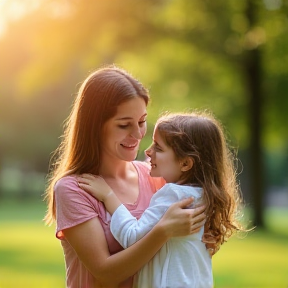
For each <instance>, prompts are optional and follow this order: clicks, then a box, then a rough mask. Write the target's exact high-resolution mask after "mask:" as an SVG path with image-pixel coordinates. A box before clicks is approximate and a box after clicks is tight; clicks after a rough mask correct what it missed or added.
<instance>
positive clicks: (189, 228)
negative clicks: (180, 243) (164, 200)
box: [158, 198, 206, 237]
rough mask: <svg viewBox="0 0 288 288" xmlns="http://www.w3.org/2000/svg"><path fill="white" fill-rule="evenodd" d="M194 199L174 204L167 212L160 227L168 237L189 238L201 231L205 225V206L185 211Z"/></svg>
mask: <svg viewBox="0 0 288 288" xmlns="http://www.w3.org/2000/svg"><path fill="white" fill-rule="evenodd" d="M192 202H193V198H187V199H184V200H181V201H179V202H176V203H174V204H173V205H171V206H170V207H169V209H168V210H167V211H166V213H165V214H164V216H163V217H162V219H161V220H160V221H159V223H158V224H159V225H161V227H162V228H163V230H164V233H165V234H166V235H167V237H179V236H187V235H190V234H193V233H197V232H199V231H200V229H201V227H202V226H203V225H204V224H205V220H206V215H205V214H204V211H205V206H200V207H197V208H193V209H185V208H186V207H187V206H189V205H191V203H192Z"/></svg>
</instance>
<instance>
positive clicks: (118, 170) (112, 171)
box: [99, 159, 134, 179]
mask: <svg viewBox="0 0 288 288" xmlns="http://www.w3.org/2000/svg"><path fill="white" fill-rule="evenodd" d="M101 163H102V164H101V166H100V169H99V174H100V175H102V176H103V177H104V178H114V179H119V178H122V179H123V178H126V177H127V176H128V175H129V174H130V171H131V169H133V170H134V167H133V164H132V163H131V162H127V161H123V160H119V161H112V160H109V161H107V160H104V159H102V161H101Z"/></svg>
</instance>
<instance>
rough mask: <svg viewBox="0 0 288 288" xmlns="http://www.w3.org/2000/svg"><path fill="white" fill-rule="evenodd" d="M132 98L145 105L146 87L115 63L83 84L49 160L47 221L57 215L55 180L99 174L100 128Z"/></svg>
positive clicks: (50, 222)
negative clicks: (59, 141)
mask: <svg viewBox="0 0 288 288" xmlns="http://www.w3.org/2000/svg"><path fill="white" fill-rule="evenodd" d="M134 97H141V98H142V99H143V100H144V101H145V103H146V105H147V104H148V102H149V94H148V90H146V89H145V88H144V87H143V85H142V84H141V83H140V82H139V81H137V80H136V79H135V78H134V77H132V76H131V75H130V74H129V73H128V72H127V71H125V70H123V69H121V68H118V67H116V66H107V67H103V68H100V69H98V70H96V71H95V72H93V73H91V74H90V75H89V76H88V77H87V78H86V79H85V81H84V82H83V83H82V85H81V87H80V89H79V92H78V94H77V97H76V99H75V101H74V104H73V107H72V111H71V114H70V116H69V117H68V119H67V120H66V123H65V126H64V134H63V136H62V142H61V144H60V146H59V147H58V148H57V150H56V151H55V152H54V154H53V156H52V160H51V166H50V173H49V175H48V185H47V189H46V193H45V199H46V201H47V203H48V211H47V214H46V216H45V218H44V220H45V222H46V223H47V224H52V223H53V221H54V220H55V217H56V215H55V214H56V212H55V201H54V185H55V183H56V182H57V181H58V180H59V179H60V178H62V177H64V176H67V175H71V174H82V173H91V174H96V175H98V174H99V166H100V156H101V145H100V142H101V137H102V127H103V125H104V123H106V122H107V121H108V120H109V119H110V118H112V117H113V116H114V115H115V114H116V112H117V107H118V106H119V105H120V104H122V103H124V102H126V101H129V100H130V99H133V98H134Z"/></svg>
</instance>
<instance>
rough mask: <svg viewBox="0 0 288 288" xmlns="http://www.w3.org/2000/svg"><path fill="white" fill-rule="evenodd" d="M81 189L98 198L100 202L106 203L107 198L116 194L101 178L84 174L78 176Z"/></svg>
mask: <svg viewBox="0 0 288 288" xmlns="http://www.w3.org/2000/svg"><path fill="white" fill-rule="evenodd" d="M77 181H78V185H79V187H80V188H82V189H83V190H85V191H86V192H88V193H89V194H91V195H92V196H93V197H95V198H97V199H98V200H99V201H102V202H105V200H106V198H107V197H108V196H109V195H111V194H112V193H113V194H114V192H113V190H112V188H111V187H110V186H109V185H108V184H107V183H106V181H105V180H104V179H103V178H102V177H101V176H96V175H91V174H82V175H80V176H77Z"/></svg>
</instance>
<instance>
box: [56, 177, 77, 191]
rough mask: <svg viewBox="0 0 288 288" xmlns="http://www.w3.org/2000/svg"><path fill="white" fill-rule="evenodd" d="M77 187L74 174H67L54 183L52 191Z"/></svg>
mask: <svg viewBox="0 0 288 288" xmlns="http://www.w3.org/2000/svg"><path fill="white" fill-rule="evenodd" d="M75 188H79V186H78V182H77V179H76V175H68V176H64V177H62V178H60V179H59V180H58V181H57V182H56V183H55V185H54V191H55V192H56V191H63V190H67V189H68V190H71V189H72V190H75ZM77 190H78V189H77Z"/></svg>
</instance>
